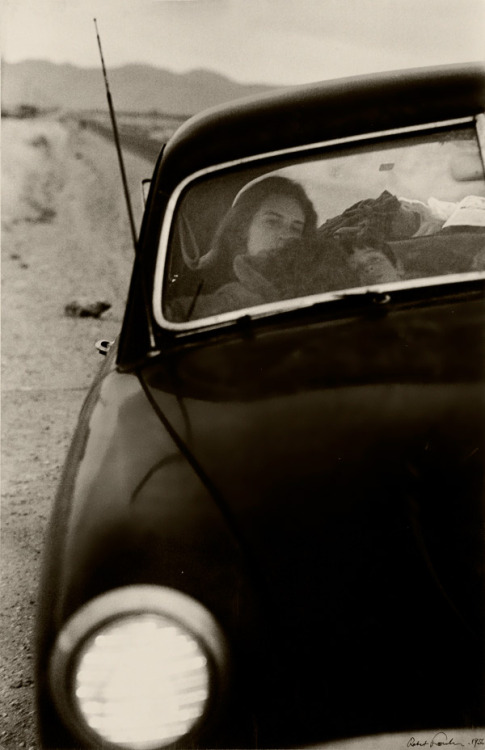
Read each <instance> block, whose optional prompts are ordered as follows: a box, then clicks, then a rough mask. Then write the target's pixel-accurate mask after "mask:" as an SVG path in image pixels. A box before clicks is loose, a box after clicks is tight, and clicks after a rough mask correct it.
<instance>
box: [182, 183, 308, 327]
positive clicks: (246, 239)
mask: <svg viewBox="0 0 485 750" xmlns="http://www.w3.org/2000/svg"><path fill="white" fill-rule="evenodd" d="M316 223H317V215H316V212H315V209H314V208H313V204H312V202H311V201H310V199H309V198H308V196H307V194H306V193H305V191H304V189H303V187H302V186H301V185H299V184H298V183H297V182H294V181H293V180H290V179H289V178H287V177H283V176H281V175H271V176H269V177H263V178H258V179H257V180H255V181H253V182H251V183H249V184H248V185H246V186H245V187H244V188H243V189H242V190H241V191H240V192H239V193H238V194H237V196H236V198H235V199H234V202H233V204H232V206H231V208H230V209H229V211H228V213H227V214H226V216H225V217H224V219H223V221H222V223H221V225H220V226H219V228H218V230H217V233H216V235H215V238H214V243H213V247H212V249H211V250H210V252H208V253H207V254H206V255H205V256H203V257H202V258H201V259H200V261H199V264H198V271H199V272H200V273H201V278H202V280H203V281H202V288H201V293H202V294H201V296H200V297H199V298H198V300H197V302H196V304H195V309H194V314H195V315H196V316H197V317H201V316H204V315H213V314H217V313H220V312H227V311H229V310H235V309H238V308H243V307H248V306H252V305H257V304H263V303H265V302H271V301H275V300H277V299H281V298H282V297H287V296H291V293H290V286H291V282H292V279H293V278H294V266H295V263H296V262H297V261H298V259H299V255H300V251H301V249H302V248H303V247H304V246H305V243H306V242H310V241H311V239H312V238H313V237H314V235H315V230H316Z"/></svg>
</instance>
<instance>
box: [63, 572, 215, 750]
mask: <svg viewBox="0 0 485 750" xmlns="http://www.w3.org/2000/svg"><path fill="white" fill-rule="evenodd" d="M226 673H227V648H226V645H225V639H224V636H223V634H222V632H221V630H220V629H219V627H218V625H217V624H216V622H215V620H214V618H213V617H212V615H211V614H210V613H209V612H208V611H207V610H206V609H205V608H204V607H203V606H202V605H201V604H199V603H198V602H196V601H195V600H194V599H191V598H190V597H188V596H186V595H185V594H182V593H181V592H178V591H175V590H173V589H167V588H163V587H160V586H128V587H125V588H121V589H116V590H114V591H110V592H108V593H106V594H103V595H101V596H99V597H97V598H96V599H93V600H92V601H90V602H89V603H88V604H86V605H85V606H84V607H82V608H81V609H80V610H78V611H77V612H76V613H75V615H74V616H73V617H71V619H70V620H68V622H67V623H66V625H65V626H64V627H63V629H62V631H61V633H60V634H59V636H58V638H57V641H56V644H55V648H54V652H53V655H52V659H51V662H50V674H49V678H50V686H51V691H52V694H53V697H54V701H55V703H56V705H57V707H58V709H59V711H60V713H61V716H62V717H63V719H64V721H65V722H66V724H67V725H68V726H69V727H70V728H71V730H72V731H73V732H74V733H75V734H76V735H77V736H78V737H79V738H80V739H81V740H82V741H83V742H85V743H87V744H88V745H92V744H94V743H96V745H100V744H101V745H102V746H103V747H113V748H117V747H123V748H131V749H132V750H157V749H158V748H164V747H167V746H169V745H172V744H174V743H176V742H177V741H179V740H180V739H181V738H182V737H187V736H188V735H192V736H193V735H194V733H195V732H196V731H197V730H200V729H201V727H202V726H203V725H204V724H206V722H207V721H208V718H209V717H210V715H211V713H212V711H213V708H214V704H215V702H216V701H215V699H216V696H218V695H220V693H221V688H222V681H223V680H224V679H225V676H226Z"/></svg>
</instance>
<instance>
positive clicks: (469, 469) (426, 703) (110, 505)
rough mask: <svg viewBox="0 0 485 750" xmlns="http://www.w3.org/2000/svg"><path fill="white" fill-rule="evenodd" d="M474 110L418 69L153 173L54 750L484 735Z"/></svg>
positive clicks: (188, 149) (56, 673)
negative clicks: (463, 734)
mask: <svg viewBox="0 0 485 750" xmlns="http://www.w3.org/2000/svg"><path fill="white" fill-rule="evenodd" d="M484 109H485V70H484V68H483V66H482V65H480V64H475V63H473V64H472V63H471V64H469V65H450V66H439V67H434V68H424V69H423V68H418V69H412V70H406V71H397V72H391V73H380V74H375V75H366V76H359V77H354V78H345V79H339V80H332V81H325V82H322V83H314V84H308V85H304V86H294V87H291V88H288V89H284V90H283V91H275V92H271V93H266V94H263V95H259V96H256V97H253V98H249V99H242V100H240V101H236V102H232V103H230V104H227V105H223V106H218V107H216V108H214V109H211V110H208V111H206V112H203V113H201V114H199V115H196V116H194V117H193V118H191V119H190V120H188V121H187V122H186V123H184V124H183V125H182V126H181V127H180V128H179V129H178V130H177V132H176V133H175V134H174V135H173V136H172V138H171V139H170V140H169V142H168V143H167V144H166V145H165V147H164V148H163V149H162V151H161V153H160V156H159V158H158V161H157V163H156V165H155V167H154V172H153V177H152V179H151V181H150V188H149V191H148V195H147V198H146V204H145V208H144V216H143V222H142V226H141V230H140V234H139V237H138V241H137V252H136V259H135V262H134V266H133V274H132V279H131V283H130V289H129V294H128V301H127V305H126V312H125V316H124V320H123V324H122V328H121V330H120V334H119V337H118V338H117V339H116V341H115V342H113V343H112V344H107V343H106V342H104V343H103V344H102V345H100V349H101V351H102V352H103V353H105V354H106V356H105V357H104V358H103V360H102V364H101V367H100V369H99V372H98V374H97V375H96V377H95V380H94V383H93V385H92V387H91V389H90V391H89V393H88V395H87V398H86V401H85V403H84V406H83V408H82V411H81V414H80V417H79V422H78V426H77V428H76V431H75V433H74V436H73V439H72V443H71V447H70V449H69V453H68V456H67V459H66V463H65V467H64V470H63V474H62V477H61V478H60V482H59V489H58V492H57V496H56V499H55V503H54V507H53V511H52V516H51V520H50V524H49V529H48V531H47V534H46V540H45V549H44V557H43V569H42V575H41V580H40V586H39V605H38V614H37V619H36V715H37V723H38V730H39V742H40V745H41V747H43V748H73V747H78V748H79V747H80V748H94V747H102V748H111V749H114V748H131V749H133V750H135V749H140V750H160V749H161V748H167V747H170V748H171V747H183V748H189V747H190V748H216V747H224V748H256V747H267V748H270V747H273V748H277V747H279V748H281V747H317V746H318V747H327V746H328V743H334V742H336V741H339V740H347V741H350V740H355V741H357V738H363V737H369V736H374V737H376V736H377V735H379V736H380V737H381V739H382V736H388V735H389V736H391V737H392V736H399V737H401V738H402V737H403V736H404V737H408V738H409V741H408V746H410V745H409V742H411V745H412V746H416V745H419V744H421V745H428V746H429V745H430V743H431V745H432V744H433V740H432V739H430V738H433V737H435V740H434V744H435V745H438V744H454V745H456V744H462V743H458V742H457V741H456V739H453V738H456V737H457V736H458V735H457V734H456V732H467V731H470V732H472V730H473V731H474V732H476V728H477V727H484V726H485V701H484V698H485V671H484V666H485V665H484V638H483V633H484V588H483V587H484V559H485V558H484V533H483V490H484V486H485V483H484V455H483V454H484V447H485V419H484V417H485V388H484V375H485V338H484V333H485V328H484V322H485V296H484V289H485V220H484V217H485V176H484V161H483V160H484V157H485V118H484ZM423 732H424V735H423ZM436 732H441V734H439V735H436V734H435V733H436ZM419 733H421V734H419ZM467 736H468V735H467ZM483 736H485V733H483V734H482V735H477V734H473V735H469V741H470V742H472V741H475V740H476V741H477V742H478V739H479V738H480V737H483ZM419 737H421V738H422V737H426V738H427V739H421V740H419V739H415V738H419ZM444 738H446V740H445V739H444ZM477 738H478V739H477ZM376 742H377V740H376ZM467 742H468V741H467ZM352 746H353V745H352ZM366 746H368V745H366ZM379 746H386V747H392V746H394V745H392V743H390V744H389V743H388V744H387V745H381V744H379ZM399 746H401V745H399ZM403 746H404V745H403Z"/></svg>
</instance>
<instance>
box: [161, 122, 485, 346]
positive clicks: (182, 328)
mask: <svg viewBox="0 0 485 750" xmlns="http://www.w3.org/2000/svg"><path fill="white" fill-rule="evenodd" d="M465 125H468V126H470V127H473V128H474V129H475V133H476V136H477V142H478V146H479V150H480V156H481V160H482V167H483V169H484V176H485V114H478V115H470V116H466V117H460V118H454V119H449V120H442V121H437V122H430V123H424V124H420V125H410V126H406V127H402V128H392V129H389V130H381V131H374V132H371V133H362V134H358V135H354V136H347V137H345V138H334V139H331V140H326V141H320V142H316V143H308V144H305V145H302V146H294V147H291V148H287V149H279V150H276V151H270V152H265V153H259V154H254V155H251V156H248V157H243V158H239V159H234V160H232V161H227V162H223V163H219V164H214V165H211V166H210V167H205V168H203V169H201V170H198V171H196V172H194V173H192V174H190V175H188V176H187V177H185V178H184V179H183V180H182V181H181V182H180V183H179V184H178V185H177V187H176V188H175V189H174V190H173V192H172V194H171V196H170V198H169V200H168V203H167V206H166V209H165V213H164V216H163V221H162V227H161V233H160V239H159V244H158V252H157V259H156V264H155V273H154V283H153V295H152V311H153V317H154V320H155V322H156V324H157V325H158V326H160V328H162V329H164V330H166V331H167V330H168V331H171V332H172V333H182V334H183V333H188V332H191V331H194V330H199V329H203V328H208V327H210V328H212V327H219V326H223V325H227V324H230V323H232V322H234V321H236V320H238V319H240V318H242V317H245V316H248V315H250V316H251V317H252V318H256V317H264V316H267V315H274V314H275V313H278V312H287V311H289V310H292V309H300V308H305V307H309V306H311V305H313V304H315V303H322V302H326V301H328V302H332V301H334V300H336V299H341V298H342V297H343V296H345V295H347V294H349V295H350V294H356V293H364V292H366V291H368V290H369V291H375V292H377V293H391V292H393V291H395V290H401V289H418V288H424V287H433V286H438V285H443V284H447V283H449V284H452V283H456V282H457V281H467V280H475V279H481V278H485V272H482V271H477V272H471V273H460V274H445V275H442V276H432V277H426V278H423V279H410V280H401V281H398V282H388V283H378V284H372V285H367V286H362V287H356V288H353V289H345V290H336V291H332V292H322V293H317V294H312V295H310V296H305V297H297V298H294V299H285V300H279V301H276V302H269V303H265V304H262V305H257V306H251V307H245V308H240V309H237V310H231V311H229V312H226V313H220V314H217V315H211V316H208V317H204V318H196V319H194V320H188V321H184V322H174V321H170V320H168V319H167V318H165V317H164V315H163V286H164V278H165V271H166V262H167V258H168V250H169V242H170V236H171V232H172V227H173V224H174V217H175V214H176V211H177V208H178V205H179V201H180V200H181V198H182V196H183V194H184V193H185V191H186V190H187V189H188V188H189V187H190V185H191V184H192V183H194V182H196V181H199V180H201V179H203V178H205V177H209V176H215V175H217V174H223V173H224V172H226V171H230V170H234V169H235V168H238V167H243V166H250V165H251V164H256V163H258V162H268V163H269V162H271V161H274V160H276V159H283V158H285V157H291V156H293V155H298V154H302V155H303V154H306V153H307V154H309V155H310V153H311V152H312V151H315V152H317V151H318V152H319V153H323V152H324V151H331V150H332V149H335V148H341V147H345V146H352V145H354V144H362V145H366V144H368V145H372V144H373V143H375V142H377V141H381V142H382V141H386V140H391V139H393V138H396V137H399V136H412V135H419V134H423V135H427V134H432V133H433V132H441V131H446V130H451V129H452V128H454V127H459V126H465ZM162 168H163V166H162Z"/></svg>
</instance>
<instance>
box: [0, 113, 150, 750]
mask: <svg viewBox="0 0 485 750" xmlns="http://www.w3.org/2000/svg"><path fill="white" fill-rule="evenodd" d="M125 162H126V163H125V166H126V172H127V177H128V182H129V185H130V191H131V194H132V201H133V209H134V214H135V221H136V224H137V228H138V227H139V224H140V220H141V213H142V193H141V180H142V179H143V178H146V177H149V176H150V175H151V172H152V168H153V159H151V158H148V159H147V158H141V157H140V156H138V155H135V154H134V153H127V154H125ZM1 189H2V193H1V195H2V236H1V240H2V242H1V250H2V308H1V315H2V504H1V548H0V549H1V567H0V570H1V600H2V607H1V612H0V614H1V621H0V622H1V628H0V653H1V659H0V747H1V748H2V750H13V749H14V748H15V749H17V748H31V749H32V750H34V749H35V748H37V744H36V740H35V727H34V714H33V674H32V669H33V649H32V634H33V623H34V616H35V605H36V597H37V581H38V575H39V566H40V560H41V554H42V543H43V535H44V531H45V527H46V523H47V519H48V516H49V510H50V507H51V503H52V500H53V497H54V494H55V490H56V484H57V481H58V477H59V473H60V470H61V467H62V464H63V461H64V457H65V454H66V451H67V447H68V444H69V439H70V436H71V434H72V431H73V429H74V426H75V423H76V418H77V414H78V411H79V409H80V407H81V404H82V401H83V399H84V398H85V395H86V393H87V389H88V387H89V384H90V382H91V380H92V378H93V375H94V374H95V372H96V370H97V368H98V367H99V365H100V363H101V358H100V355H99V354H98V352H97V351H96V349H95V342H96V341H97V340H98V339H100V338H108V339H110V338H113V337H114V336H115V335H116V334H117V332H118V330H119V328H120V325H121V321H122V315H123V307H124V302H125V298H126V293H127V289H128V284H129V278H130V272H131V266H132V259H133V248H132V246H131V234H130V229H129V224H128V219H127V212H126V208H125V204H124V196H123V192H122V187H121V180H120V177H119V167H118V163H117V158H116V151H115V148H114V146H113V144H112V143H111V142H110V141H108V140H107V139H105V138H103V137H101V136H100V135H97V134H96V133H94V132H92V131H91V130H90V129H89V128H86V127H82V125H81V124H80V123H79V122H78V121H76V119H75V118H70V119H67V120H63V119H59V118H58V117H56V116H54V115H52V116H51V117H35V118H31V119H29V118H26V119H16V118H6V119H4V120H3V121H2V184H1ZM73 300H87V301H88V302H90V301H97V300H103V301H107V302H109V304H110V305H111V307H110V309H109V310H108V311H107V312H105V313H104V314H103V315H102V317H101V318H99V319H96V318H92V317H69V316H67V315H66V314H65V306H66V305H68V304H69V303H70V302H72V301H73Z"/></svg>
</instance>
